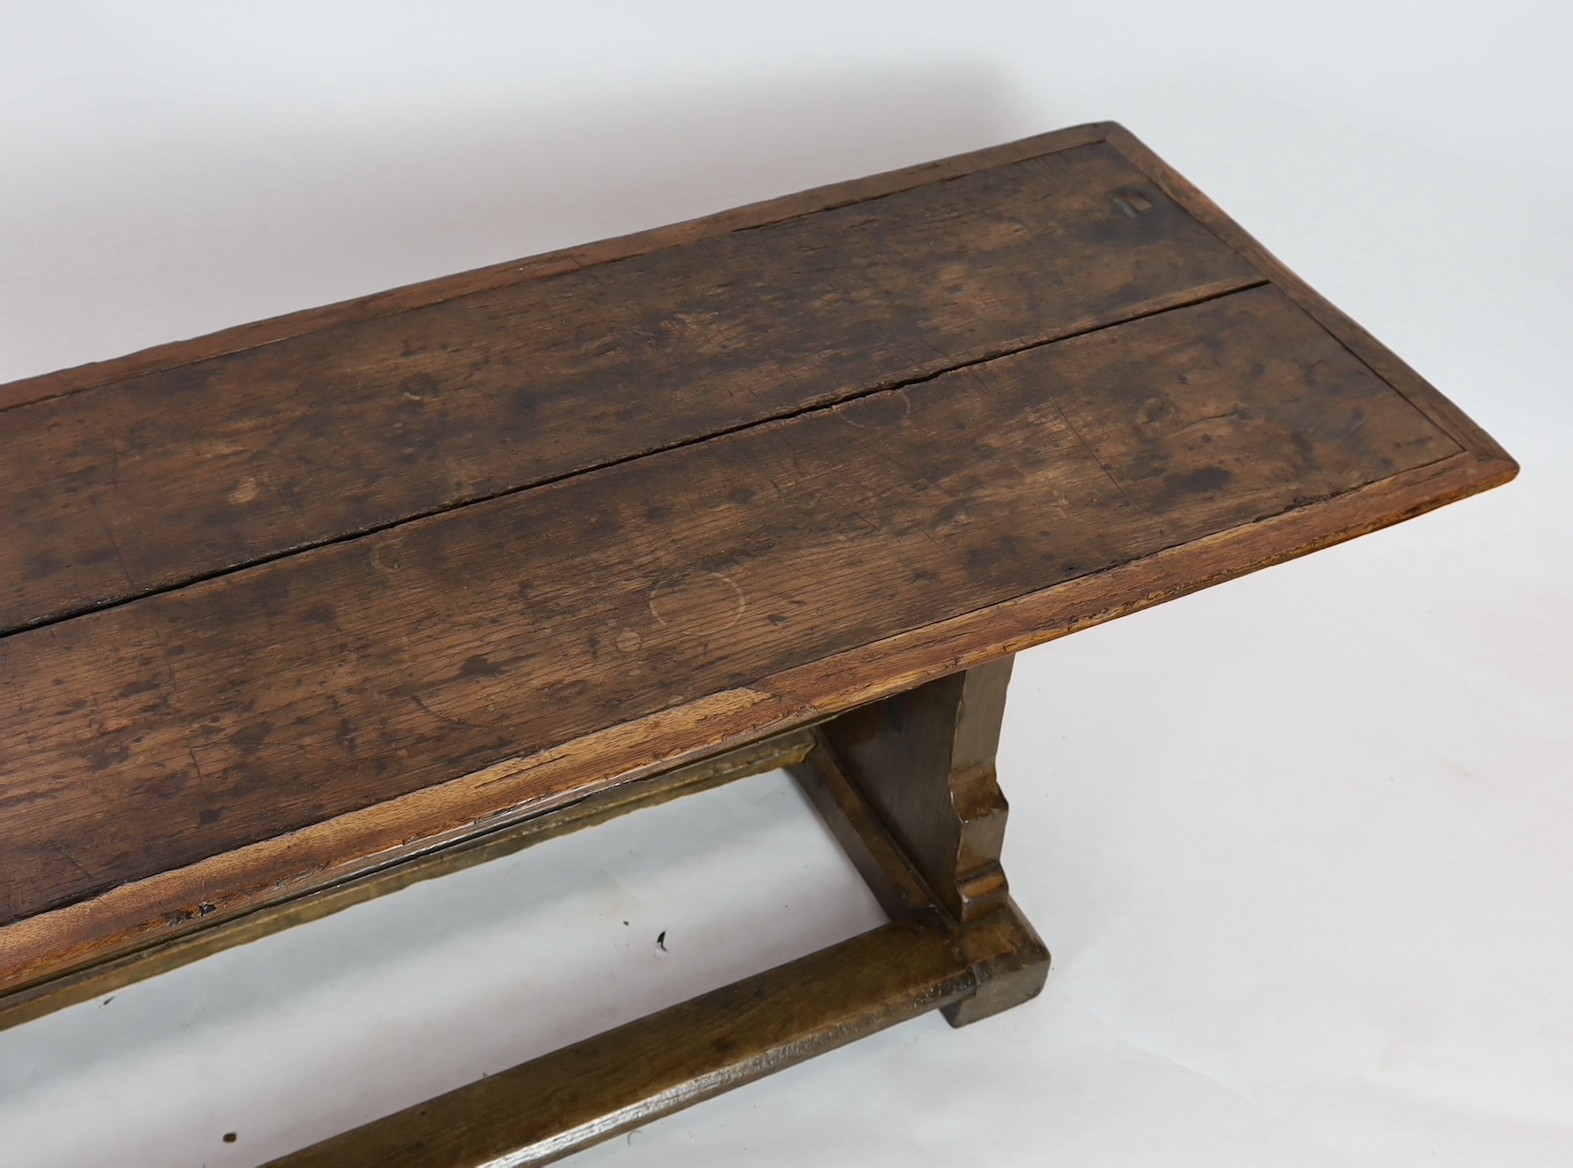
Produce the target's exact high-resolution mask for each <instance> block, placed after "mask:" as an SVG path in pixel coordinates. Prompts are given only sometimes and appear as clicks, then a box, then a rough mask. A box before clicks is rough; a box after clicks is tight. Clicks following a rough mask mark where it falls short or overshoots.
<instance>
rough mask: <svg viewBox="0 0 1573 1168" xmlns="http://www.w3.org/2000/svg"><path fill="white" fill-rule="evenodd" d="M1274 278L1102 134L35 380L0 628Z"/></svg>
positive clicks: (11, 429) (13, 426)
mask: <svg viewBox="0 0 1573 1168" xmlns="http://www.w3.org/2000/svg"><path fill="white" fill-rule="evenodd" d="M1138 207H1139V208H1140V210H1136V209H1135V208H1138ZM1260 279H1261V276H1260V274H1259V273H1258V272H1257V271H1256V269H1255V268H1254V267H1252V266H1251V265H1250V264H1248V263H1247V262H1245V261H1244V260H1242V259H1241V258H1240V257H1239V256H1237V255H1236V254H1235V253H1233V252H1232V251H1230V250H1229V249H1228V248H1226V247H1225V246H1223V244H1221V243H1220V242H1219V241H1218V240H1217V239H1216V238H1215V237H1214V236H1213V235H1212V234H1211V233H1210V232H1208V231H1207V230H1205V229H1204V228H1203V227H1202V226H1201V225H1200V224H1198V223H1196V222H1195V221H1194V220H1193V219H1192V218H1191V217H1190V216H1189V215H1187V214H1186V213H1185V212H1184V211H1182V210H1181V209H1180V208H1179V206H1178V205H1177V204H1176V203H1174V201H1173V200H1171V199H1169V198H1168V197H1167V196H1165V195H1163V194H1162V192H1161V191H1160V190H1159V189H1158V188H1157V186H1156V185H1155V184H1154V183H1152V182H1151V181H1150V180H1148V179H1147V177H1146V176H1145V175H1143V174H1142V173H1141V172H1140V171H1138V170H1137V169H1136V168H1135V167H1133V166H1132V165H1131V164H1130V163H1129V162H1127V161H1126V160H1125V159H1123V158H1122V157H1121V156H1120V155H1119V154H1118V153H1117V152H1115V151H1114V150H1113V149H1111V148H1110V147H1108V146H1106V145H1103V144H1093V145H1084V146H1079V147H1075V148H1073V149H1070V150H1067V151H1064V152H1062V153H1057V154H1053V155H1050V156H1047V157H1039V158H1032V159H1029V160H1026V161H1022V162H1017V163H1013V164H1010V165H1005V166H996V167H991V168H987V169H983V170H978V171H975V172H973V173H971V174H965V175H961V176H959V177H957V178H955V179H953V180H952V181H950V182H945V183H938V184H930V185H926V186H921V187H917V188H914V189H911V190H907V191H903V192H899V193H896V194H890V195H886V196H884V197H881V198H877V199H872V200H867V201H864V202H860V203H854V204H851V205H848V206H844V207H839V208H836V209H833V210H829V211H825V212H822V213H820V214H818V215H815V216H813V217H810V218H797V219H792V220H788V221H786V222H782V223H776V224H772V225H767V226H763V227H759V228H757V229H754V230H749V231H738V232H732V233H730V234H726V235H722V236H720V237H718V238H714V239H703V240H698V241H695V242H693V243H691V244H690V245H688V246H686V247H681V248H667V249H664V250H660V251H656V252H652V253H650V254H647V255H642V256H632V257H629V258H626V259H622V260H616V261H609V262H606V263H602V264H599V265H595V266H592V267H588V268H584V269H572V270H569V271H566V272H562V273H559V274H557V275H555V276H553V277H551V278H538V279H534V280H527V281H522V282H519V283H515V284H511V285H509V286H506V287H503V288H496V289H490V290H486V291H477V292H473V293H470V294H469V295H466V296H461V297H458V298H454V299H449V300H445V301H443V302H441V303H439V304H434V305H431V306H429V307H426V308H421V309H414V310H411V311H407V312H404V313H400V314H398V315H395V316H384V317H378V318H375V319H371V320H367V321H359V322H354V323H347V324H343V325H341V326H339V327H337V328H334V329H331V330H326V331H318V332H312V333H308V334H306V335H303V336H299V337H294V338H290V339H287V340H281V341H278V342H275V343H273V344H268V345H262V346H258V347H255V348H251V349H248V350H245V351H243V352H240V353H233V354H228V355H225V356H222V357H215V358H212V359H209V360H206V361H197V362H190V363H186V364H181V365H177V366H176V367H174V368H171V369H168V370H164V371H161V372H154V373H147V374H144V375H142V376H140V377H135V378H129V379H126V380H122V381H118V382H113V383H111V384H108V385H104V386H100V387H97V388H94V389H91V390H83V391H81V392H78V393H74V394H71V395H68V396H65V397H60V398H56V399H53V400H49V401H44V402H38V403H35V404H32V405H29V406H25V407H20V408H16V409H13V410H10V411H7V412H6V413H5V415H4V418H5V456H4V457H3V458H0V514H5V515H6V516H8V517H9V519H10V528H9V534H10V538H9V539H7V540H5V541H4V542H0V578H5V579H9V580H15V581H16V585H15V587H14V588H12V589H8V590H7V591H6V592H5V593H3V594H0V630H4V629H7V628H15V627H18V626H22V625H26V624H29V623H35V622H38V621H43V620H48V619H55V618H58V617H60V616H63V615H66V614H69V613H73V612H79V611H82V610H84V609H88V608H92V607H96V606H101V605H104V604H107V603H111V602H114V601H117V600H122V599H124V598H126V597H130V596H137V595H141V594H145V593H148V592H151V591H154V590H157V589H159V588H163V587H168V586H170V585H172V584H178V583H181V582H183V581H188V580H191V579H194V578H197V577H201V576H205V575H210V574H212V573H214V572H218V571H222V570H224V569H228V568H233V567H235V566H236V565H240V564H245V563H250V562H254V561H258V560H263V559H267V558H270V557H273V556H276V555H279V554H281V553H283V552H286V551H290V550H294V549H299V548H302V547H306V546H311V545H315V544H320V543H324V542H327V541H330V540H334V539H339V538H342V537H344V536H346V535H348V534H352V533H357V532H364V531H368V530H371V529H374V528H379V527H384V526H387V525H389V524H392V523H395V522H397V521H399V520H401V519H407V518H410V517H411V516H415V515H423V514H429V513H433V512H437V511H441V510H443V509H446V508H449V507H452V506H454V505H456V504H459V503H462V502H466V501H473V500H476V499H482V498H488V497H491V496H495V495H498V494H500V493H503V492H507V491H512V490H517V489H519V488H520V487H522V486H527V485H530V484H533V483H539V482H542V481H544V480H547V479H551V478H555V477H559V476H562V475H566V474H571V473H574V472H576V471H582V470H585V469H587V468H590V467H595V466H601V465H605V464H608V463H614V462H618V461H620V460H623V459H626V458H630V457H633V456H636V455H639V454H644V453H648V452H650V451H653V450H658V449H662V448H666V447H670V446H675V445H680V444H682V443H684V442H688V441H692V440H694V439H696V438H699V437H702V436H705V435H708V434H715V433H718V432H721V431H725V430H729V429H735V428H737V427H739V426H744V425H747V424H749V423H753V422H757V421H759V420H760V419H762V418H766V417H771V416H778V415H784V414H791V413H795V412H798V411H800V410H802V409H804V408H807V407H810V406H814V405H821V404H824V403H827V402H830V401H835V400H839V399H842V398H846V397H851V396H855V395H857V394H859V393H863V392H867V391H869V390H871V389H874V388H877V387H881V386H891V385H896V384H901V383H904V382H907V381H911V380H913V379H916V378H922V377H926V376H929V375H931V374H933V373H936V372H938V371H941V370H943V369H947V368H950V367H953V366H955V365H959V364H964V363H967V362H971V361H976V360H979V359H981V358H983V357H986V356H991V355H995V354H998V353H1001V352H1007V351H1010V350H1014V349H1018V348H1021V347H1023V346H1024V345H1030V344H1037V343H1041V342H1043V341H1045V340H1049V339H1052V338H1054V337H1058V336H1064V335H1067V334H1070V333H1074V332H1078V331H1082V330H1086V329H1089V328H1093V327H1097V326H1101V325H1105V324H1109V323H1112V322H1115V321H1119V320H1124V319H1128V318H1130V317H1133V316H1138V315H1141V314H1143V313H1146V312H1151V311H1154V310H1156V309H1160V308H1164V307H1169V306H1172V305H1174V304H1176V303H1185V302H1188V301H1191V300H1195V299H1198V298H1201V297H1205V296H1208V295H1212V294H1215V293H1217V292H1219V291H1223V290H1228V289H1232V288H1238V287H1242V286H1245V285H1247V284H1250V283H1252V282H1259V281H1260Z"/></svg>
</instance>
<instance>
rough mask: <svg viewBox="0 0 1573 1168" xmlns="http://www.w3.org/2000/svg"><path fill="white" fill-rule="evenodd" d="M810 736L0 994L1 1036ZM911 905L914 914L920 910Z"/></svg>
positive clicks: (682, 789) (730, 772) (736, 769)
mask: <svg viewBox="0 0 1573 1168" xmlns="http://www.w3.org/2000/svg"><path fill="white" fill-rule="evenodd" d="M815 748H816V742H815V739H814V737H813V733H812V731H809V730H793V731H789V732H788V733H786V734H780V735H777V736H776V737H774V738H767V739H765V740H764V741H763V742H755V743H751V744H750V745H748V746H745V747H742V748H741V749H738V750H734V751H729V752H728V753H726V754H723V755H721V756H720V757H718V758H712V759H706V760H705V761H703V762H697V763H692V764H690V765H688V766H684V767H678V768H677V769H676V770H671V771H667V772H664V773H662V774H659V775H653V776H651V777H649V778H647V779H642V780H639V781H636V782H630V783H622V784H619V785H618V786H615V787H608V788H606V789H604V790H601V791H597V792H595V793H594V794H591V795H586V796H585V797H584V798H582V799H577V800H575V801H573V802H572V803H568V804H566V805H564V806H562V807H558V808H555V809H554V810H551V811H546V812H543V813H541V814H539V815H533V816H530V817H529V818H528V819H524V820H521V821H519V822H517V823H511V824H506V825H504V826H502V827H499V828H496V829H494V830H492V831H487V832H482V833H480V834H478V835H475V836H472V837H470V838H468V839H464V840H461V841H459V842H457V843H452V844H449V845H448V846H446V847H442V848H437V849H435V850H432V851H426V852H418V853H416V854H414V855H411V856H406V857H401V858H399V859H397V860H394V861H393V862H391V863H389V864H388V865H387V866H386V867H382V868H378V869H374V870H373V871H370V872H367V873H364V874H362V875H360V876H358V877H355V878H352V879H347V880H343V881H340V882H337V883H331V884H327V885H325V886H323V887H320V888H316V889H313V890H312V891H309V892H305V893H302V894H301V895H298V896H295V897H291V898H290V899H287V900H282V901H277V902H274V903H271V904H265V905H263V906H262V907H261V908H258V909H256V910H254V911H252V912H249V913H246V914H244V915H241V916H236V917H230V918H228V919H224V920H217V919H215V920H212V921H210V922H206V923H205V927H202V928H197V929H194V930H192V931H190V932H187V933H184V934H182V935H180V936H177V937H174V938H172V939H170V940H168V941H165V942H164V943H162V944H155V945H149V946H147V947H146V948H143V949H139V950H136V951H134V952H131V953H128V954H126V955H125V956H123V957H118V958H114V959H112V960H109V961H103V962H99V963H98V964H96V965H91V966H88V967H87V968H85V969H81V970H78V971H76V972H75V973H71V974H67V975H65V976H63V977H57V978H52V979H50V980H48V981H45V982H39V983H36V984H34V985H32V986H30V987H28V988H26V989H23V990H18V991H16V992H14V993H10V994H4V995H0V1030H5V1029H7V1028H8V1027H11V1026H19V1025H21V1024H22V1023H23V1022H28V1021H31V1020H32V1019H34V1018H41V1017H43V1016H44V1015H45V1014H48V1013H51V1012H53V1011H55V1010H59V1009H61V1008H63V1007H65V1006H71V1005H75V1004H77V1003H78V1002H87V1001H91V1000H92V999H94V998H101V997H103V996H104V995H105V994H106V993H112V992H113V991H115V990H118V989H121V988H122V987H124V986H128V985H131V984H133V983H135V982H138V981H142V980H143V979H145V978H149V977H152V976H154V975H155V974H160V973H165V972H167V971H169V970H172V969H178V968H179V967H180V966H182V965H189V964H190V963H191V962H193V961H199V960H201V959H202V958H204V957H208V956H211V955H212V954H214V953H221V952H223V951H224V950H225V949H232V948H234V947H235V946H237V945H244V944H246V943H247V942H248V941H255V940H257V939H259V938H261V937H266V936H268V935H269V934H272V933H277V932H280V931H282V930H284V929H287V928H291V927H293V926H295V925H300V924H304V923H306V922H307V921H315V920H321V919H322V918H323V917H326V916H331V915H332V914H334V913H337V912H342V911H343V910H344V909H347V908H353V907H354V906H355V905H357V904H364V903H366V902H367V901H368V900H373V899H375V898H377V897H379V896H386V895H387V894H388V893H390V892H397V891H399V890H400V889H401V888H408V887H409V886H410V885H412V884H417V883H419V882H421V881H423V880H433V879H436V878H437V877H439V876H446V875H448V874H450V873H453V872H459V871H462V870H463V869H465V868H471V867H474V866H475V865H477V864H484V863H488V862H490V861H492V860H496V859H500V858H501V857H503V856H509V855H512V854H513V853H515V852H518V851H521V850H523V849H524V848H527V847H530V846H531V845H532V844H537V843H541V842H544V841H545V840H548V839H555V838H556V837H558V836H561V835H565V834H567V833H569V832H574V831H579V830H581V829H582V828H586V827H595V826H597V825H599V824H602V823H605V822H607V821H608V820H610V819H614V818H616V817H617V816H620V815H627V814H629V813H631V812H634V811H638V810H641V809H643V808H646V807H652V806H654V805H656V804H658V803H664V802H666V801H668V800H670V799H677V798H680V797H682V796H684V795H692V794H696V793H698V792H700V791H705V790H709V789H710V788H712V787H717V786H720V785H721V784H723V783H729V782H732V781H733V780H735V779H740V778H744V777H746V776H749V775H757V774H760V773H762V772H764V771H768V770H774V769H775V768H777V767H790V766H796V765H798V764H800V763H802V762H804V761H805V760H806V759H807V758H808V757H809V756H810V755H811V754H813V753H814V752H815ZM927 904H928V901H927V900H926V899H922V898H920V899H918V900H917V901H915V902H914V903H913V906H912V907H913V908H918V907H922V906H924V905H927Z"/></svg>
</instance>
